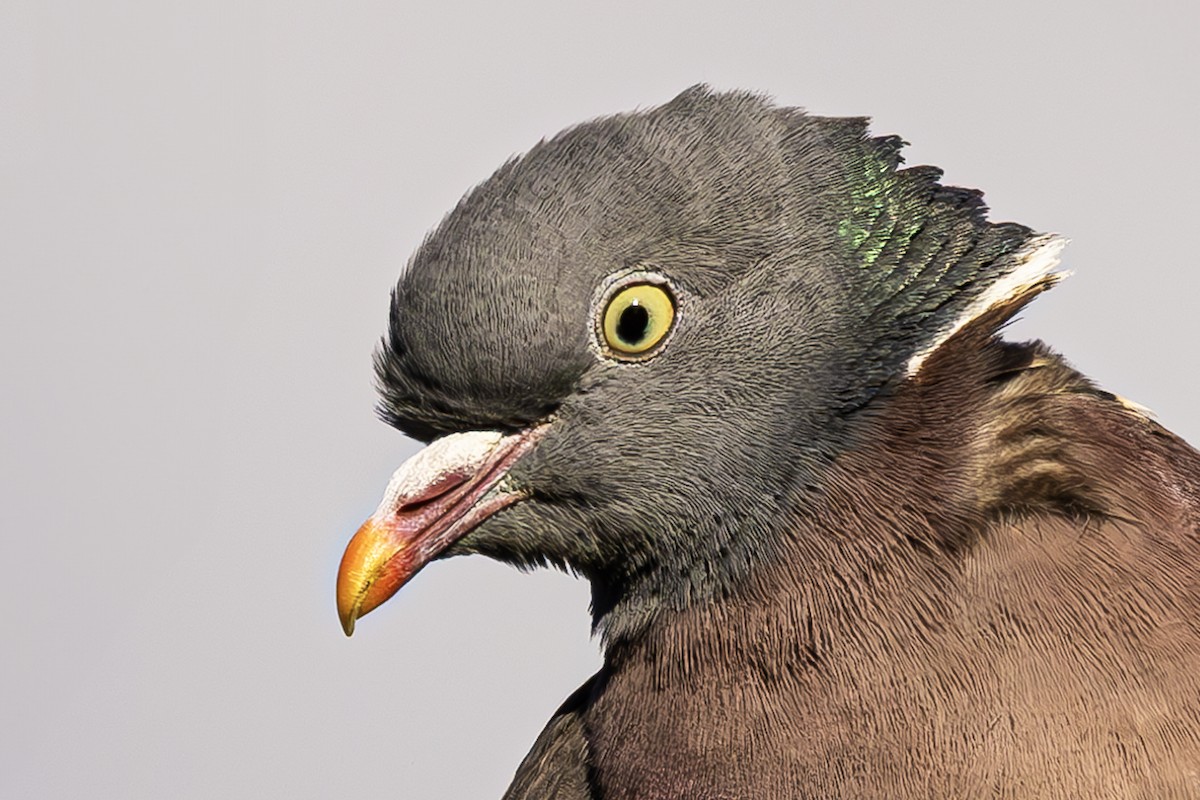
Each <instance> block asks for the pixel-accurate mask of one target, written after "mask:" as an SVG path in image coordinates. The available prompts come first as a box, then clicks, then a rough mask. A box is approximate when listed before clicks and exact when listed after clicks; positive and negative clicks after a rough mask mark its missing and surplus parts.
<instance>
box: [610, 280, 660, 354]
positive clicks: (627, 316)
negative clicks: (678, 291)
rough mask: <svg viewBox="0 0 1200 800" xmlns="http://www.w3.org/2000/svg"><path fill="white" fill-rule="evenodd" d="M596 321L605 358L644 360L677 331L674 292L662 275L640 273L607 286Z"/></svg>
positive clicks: (657, 350) (658, 349)
mask: <svg viewBox="0 0 1200 800" xmlns="http://www.w3.org/2000/svg"><path fill="white" fill-rule="evenodd" d="M604 295H605V300H604V302H603V304H602V306H601V309H600V312H599V314H598V315H597V318H596V336H597V339H598V343H599V345H600V349H601V351H602V352H603V353H604V355H606V356H608V357H610V358H616V359H620V360H622V361H641V360H645V359H647V358H650V357H652V356H654V355H656V354H657V353H658V352H659V351H660V350H661V348H662V345H663V344H664V343H665V342H666V340H667V338H668V337H669V334H670V333H671V332H672V330H674V327H675V319H676V317H677V316H678V309H677V304H676V300H675V293H674V292H673V291H672V289H671V286H670V284H669V283H668V282H667V281H666V279H665V278H663V277H662V276H661V275H656V274H654V273H646V272H638V273H632V274H629V275H625V276H623V277H622V278H621V279H620V280H618V281H615V282H614V283H613V284H612V285H611V286H609V287H608V291H606V292H605V293H604Z"/></svg>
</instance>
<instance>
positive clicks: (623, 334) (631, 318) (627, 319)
mask: <svg viewBox="0 0 1200 800" xmlns="http://www.w3.org/2000/svg"><path fill="white" fill-rule="evenodd" d="M649 327H650V312H649V311H647V310H646V309H645V308H643V307H642V306H640V305H638V304H637V301H634V303H633V305H631V306H629V307H628V308H626V309H625V310H624V311H622V312H621V318H620V319H618V320H617V336H619V337H620V338H621V341H622V342H624V343H625V344H631V345H632V344H638V343H640V342H641V341H642V340H643V339H645V338H646V333H647V332H648V330H647V329H648V328H649Z"/></svg>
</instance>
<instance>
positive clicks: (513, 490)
mask: <svg viewBox="0 0 1200 800" xmlns="http://www.w3.org/2000/svg"><path fill="white" fill-rule="evenodd" d="M544 430H545V426H544V425H540V426H535V427H532V428H526V429H525V430H523V431H520V432H518V433H515V434H503V433H500V432H498V431H466V432H462V433H453V434H450V435H448V436H444V437H442V438H441V439H438V440H436V441H434V442H433V443H432V444H430V445H429V446H428V447H426V448H425V449H423V450H421V451H420V452H418V453H417V454H416V455H414V456H413V457H412V458H410V459H409V460H408V461H406V462H404V464H402V465H401V466H400V468H399V469H398V470H396V473H395V474H394V475H393V476H392V480H391V482H390V483H389V484H388V487H387V490H386V491H385V492H384V495H383V500H382V501H381V502H380V504H379V508H377V509H376V511H375V513H374V514H372V515H371V517H370V518H369V519H368V520H367V521H366V522H365V523H363V525H362V527H361V528H359V529H358V532H357V533H355V534H354V536H353V538H351V539H350V543H349V544H348V545H347V546H346V552H345V554H344V555H343V556H342V563H341V566H340V567H339V568H338V578H337V607H338V617H339V618H340V619H341V622H342V629H343V630H344V631H345V632H346V635H347V636H349V635H351V634H352V633H353V632H354V623H355V621H356V620H357V619H358V618H359V617H361V616H363V615H364V614H367V613H368V612H370V611H372V610H374V609H376V608H378V607H379V606H380V605H382V604H383V603H385V602H386V601H387V600H388V599H389V598H390V597H391V596H392V595H394V594H395V593H396V592H398V591H399V590H400V588H401V587H402V586H404V584H405V583H407V582H408V581H409V580H410V579H411V578H412V577H413V576H414V575H416V574H417V572H419V571H420V570H421V568H422V567H424V566H425V565H426V564H428V563H429V562H430V561H432V560H433V559H435V558H437V557H438V556H439V555H441V554H442V553H444V552H445V551H446V549H447V548H449V547H450V546H452V545H453V544H454V543H455V542H457V541H458V540H459V539H461V538H462V537H463V536H465V535H467V534H468V533H470V532H471V531H472V530H474V529H475V528H476V527H478V526H479V524H480V523H482V522H483V521H484V520H485V519H487V518H488V517H490V516H492V515H493V514H495V513H496V512H498V511H500V510H501V509H503V508H507V507H508V506H510V505H512V504H513V503H516V502H518V501H520V500H523V499H524V498H525V496H526V495H525V493H524V491H522V490H521V489H520V488H518V487H514V486H513V485H512V481H506V480H505V478H506V477H507V476H508V473H509V470H510V469H511V467H512V465H513V464H514V463H516V461H517V460H518V459H520V458H521V456H523V455H524V454H525V453H527V452H528V451H529V450H530V448H532V447H533V446H534V445H535V444H536V443H537V441H538V440H539V439H540V438H541V436H542V433H543V432H544Z"/></svg>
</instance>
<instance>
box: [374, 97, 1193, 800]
mask: <svg viewBox="0 0 1200 800" xmlns="http://www.w3.org/2000/svg"><path fill="white" fill-rule="evenodd" d="M900 145H901V142H900V141H899V140H898V139H896V138H894V137H885V138H870V137H869V136H868V134H867V132H866V123H865V121H864V120H861V119H829V118H821V117H815V116H811V115H808V114H805V113H803V112H800V111H798V110H796V109H788V108H779V107H776V106H774V105H772V104H771V103H769V102H768V101H766V100H764V99H763V98H761V97H759V96H756V95H751V94H746V93H736V92H735V93H725V94H718V93H713V92H710V91H709V90H707V89H706V88H704V87H696V88H693V89H690V90H688V91H686V92H684V93H683V94H682V95H680V96H679V97H678V98H676V99H675V100H673V101H671V102H670V103H668V104H666V105H664V106H662V107H659V108H655V109H651V110H648V111H644V112H638V113H633V114H624V115H618V116H614V117H607V118H603V119H600V120H596V121H594V122H590V123H585V124H583V125H580V126H578V127H575V128H572V129H570V130H568V131H565V132H564V133H562V134H559V135H558V136H556V137H554V138H553V139H550V140H548V141H545V142H542V143H540V144H538V145H537V146H535V147H534V148H533V149H532V150H531V151H530V152H529V153H528V154H526V155H524V156H522V157H520V158H517V159H514V160H512V161H510V162H509V163H508V164H506V165H504V166H503V167H501V168H500V170H499V171H497V172H496V174H495V175H493V176H492V177H491V178H490V179H488V180H487V181H486V182H485V183H483V184H481V185H480V186H479V187H477V188H476V189H474V190H473V191H472V192H470V193H469V194H468V195H467V196H466V197H465V198H464V199H463V200H462V201H461V202H460V203H459V205H458V206H457V207H456V208H455V209H454V210H453V211H452V212H451V213H450V214H449V215H448V216H447V217H446V219H445V220H444V221H443V222H442V223H441V225H440V226H439V227H438V228H437V230H436V231H435V232H434V233H433V234H431V236H430V237H429V238H428V239H427V240H426V241H425V242H424V243H423V244H422V245H421V247H420V249H419V250H418V252H417V253H416V255H415V256H414V257H413V259H412V261H411V263H410V264H409V265H408V267H407V269H406V270H405V272H404V273H403V275H402V276H401V278H400V281H399V283H398V285H397V288H396V291H395V293H394V297H393V304H392V311H391V319H390V326H389V332H388V335H387V337H386V339H385V341H384V344H383V346H382V347H381V349H380V351H379V353H378V356H377V371H378V377H379V383H380V389H381V395H382V402H381V411H382V413H383V415H384V417H385V418H386V419H387V420H388V421H390V422H391V423H392V424H394V425H395V426H396V427H398V428H399V429H401V430H403V431H405V432H406V433H409V434H411V435H413V436H415V437H417V438H420V439H423V440H426V441H429V440H433V439H435V438H437V437H439V436H442V435H444V434H448V433H452V432H456V431H467V430H483V429H488V430H499V431H503V432H517V431H522V430H527V429H529V428H530V427H531V426H540V428H541V429H542V433H541V434H540V435H541V438H540V439H539V440H538V441H537V443H536V445H535V446H533V447H532V448H531V449H530V450H529V451H528V452H527V453H525V454H523V455H522V456H521V457H520V458H519V459H517V460H516V461H515V463H513V464H512V466H511V467H510V468H508V472H507V477H506V478H505V480H506V481H507V482H508V483H506V484H505V485H507V486H513V487H517V488H518V489H519V491H520V493H521V498H522V499H521V500H520V502H515V503H514V504H512V505H510V506H507V507H505V508H504V509H503V510H500V511H498V512H496V513H494V514H492V515H491V516H488V517H487V518H486V519H484V520H483V521H482V522H479V523H478V524H477V525H476V526H475V527H473V528H472V529H471V530H470V531H469V532H467V533H466V534H465V535H463V536H461V538H457V539H456V540H455V541H453V542H452V543H450V544H449V545H448V546H447V547H446V548H445V549H444V550H442V551H440V552H439V553H438V554H437V555H438V556H449V555H460V554H468V553H482V554H485V555H488V556H491V557H493V558H498V559H501V560H504V561H507V562H509V563H513V564H516V565H518V566H522V567H529V566H537V565H543V564H552V565H554V566H558V567H562V568H566V569H569V570H573V571H575V572H577V573H578V574H580V575H582V576H583V577H585V578H586V579H587V580H589V581H590V583H591V586H592V594H593V612H594V617H595V625H596V628H597V630H598V631H600V633H601V634H602V636H603V637H604V643H605V664H604V667H603V669H602V670H601V671H600V673H598V674H597V675H596V676H594V677H593V678H592V679H591V680H589V681H588V682H587V683H585V684H584V686H583V687H582V688H581V689H580V691H579V692H577V693H576V694H575V695H574V696H572V698H570V699H569V700H568V701H567V703H566V704H565V705H564V706H563V708H562V709H561V710H560V712H559V713H558V714H557V715H556V716H555V718H554V719H553V720H552V721H551V722H550V724H549V726H548V727H547V729H546V731H545V732H544V733H543V734H542V736H541V737H540V738H539V740H538V742H537V743H536V745H535V746H534V749H533V750H532V751H531V753H530V755H529V757H528V758H527V760H526V761H525V763H524V764H523V765H522V766H521V768H520V770H519V771H518V773H517V775H516V778H515V780H514V783H513V786H512V788H511V789H510V790H509V793H508V794H507V795H506V796H507V797H508V798H511V799H512V800H516V798H563V800H566V799H567V798H571V799H572V800H577V799H578V798H591V799H592V800H600V799H601V798H603V799H604V800H616V799H617V798H635V797H636V798H705V799H706V800H711V798H735V797H736V798H778V799H780V800H782V799H783V798H789V799H791V798H801V797H812V798H827V797H846V798H896V797H985V796H986V797H1013V798H1018V797H1019V798H1026V797H1027V798H1048V797H1062V798H1066V797H1147V798H1149V797H1192V796H1195V797H1200V678H1198V677H1197V676H1198V675H1200V579H1198V578H1197V576H1198V575H1200V569H1198V568H1197V567H1196V564H1197V563H1200V456H1198V455H1197V453H1196V452H1195V451H1194V450H1192V449H1191V448H1190V447H1188V446H1187V445H1186V444H1184V443H1183V442H1181V441H1180V440H1179V439H1177V438H1176V437H1174V436H1173V435H1171V434H1170V433H1169V432H1167V431H1165V430H1164V429H1162V428H1161V427H1159V426H1158V425H1157V424H1155V423H1153V422H1152V421H1150V420H1148V419H1146V418H1145V417H1144V416H1142V415H1141V414H1140V413H1138V412H1136V411H1134V410H1131V408H1130V407H1129V406H1128V405H1127V404H1124V403H1122V402H1121V401H1119V400H1118V399H1117V398H1114V397H1113V396H1112V395H1110V394H1107V393H1105V392H1103V391H1102V390H1100V389H1098V388H1096V387H1095V386H1094V385H1093V384H1091V383H1090V382H1089V381H1088V380H1087V379H1086V378H1084V377H1082V376H1080V375H1079V374H1078V373H1076V372H1075V371H1074V370H1072V369H1071V368H1070V367H1069V366H1067V365H1066V364H1065V362H1064V361H1063V360H1062V359H1061V358H1060V357H1059V356H1057V355H1056V354H1054V353H1053V352H1052V351H1050V350H1049V349H1048V348H1046V347H1045V346H1044V345H1041V344H1040V343H1033V344H1011V343H1006V342H1003V341H1002V340H1001V339H1000V338H999V336H998V331H999V330H1000V328H1001V327H1002V326H1003V324H1004V323H1005V322H1006V321H1007V320H1008V319H1010V318H1011V316H1012V315H1013V314H1015V313H1016V312H1017V311H1019V310H1020V308H1021V307H1023V306H1024V305H1025V304H1026V303H1028V302H1029V301H1031V300H1032V299H1033V298H1034V297H1036V295H1037V294H1039V293H1040V292H1041V291H1043V290H1045V289H1047V288H1049V287H1050V286H1052V285H1053V283H1054V282H1055V277H1054V276H1053V275H1052V274H1050V273H1049V272H1048V270H1047V269H1030V265H1031V264H1034V262H1035V261H1036V259H1038V258H1043V257H1045V256H1044V254H1045V252H1046V248H1053V247H1054V244H1053V243H1052V242H1051V241H1050V240H1048V239H1047V238H1046V237H1039V236H1037V235H1035V234H1034V233H1033V232H1031V231H1030V230H1028V229H1027V228H1024V227H1022V226H1020V225H1015V224H1010V223H1004V224H994V223H991V222H989V221H988V220H987V219H986V217H985V208H984V206H983V203H982V199H981V196H980V194H979V193H978V192H975V191H970V190H963V189H957V188H951V187H944V186H941V185H940V184H939V183H938V177H939V175H940V173H939V172H938V171H937V170H936V169H933V168H929V167H915V168H910V169H904V168H902V167H901V163H900V161H901V159H900ZM1034 265H1035V266H1036V264H1034ZM640 271H646V272H648V273H649V274H653V275H654V276H660V277H661V278H662V279H663V280H664V281H666V282H667V283H666V284H664V285H667V286H669V288H670V292H671V296H672V298H673V300H674V302H675V303H676V306H677V309H676V318H675V321H674V326H673V328H672V330H671V334H670V338H669V339H668V340H665V344H664V345H663V346H662V347H661V348H660V349H659V350H657V351H654V352H652V354H651V357H648V358H644V359H639V360H624V359H620V358H613V357H610V354H607V353H606V352H605V351H604V348H603V346H602V344H601V345H598V344H597V342H598V330H599V329H598V324H599V323H598V322H597V319H598V314H600V313H601V312H602V311H603V309H602V308H601V307H600V305H599V304H601V303H602V301H603V299H604V298H605V296H606V295H605V294H604V291H605V290H604V287H605V286H606V285H608V284H607V283H606V282H609V281H611V280H613V276H617V277H618V278H619V276H621V275H623V274H625V273H630V272H640ZM656 279H657V278H656ZM416 568H417V569H419V565H418V566H417V567H416ZM445 689H446V691H452V690H453V688H452V687H445Z"/></svg>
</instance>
